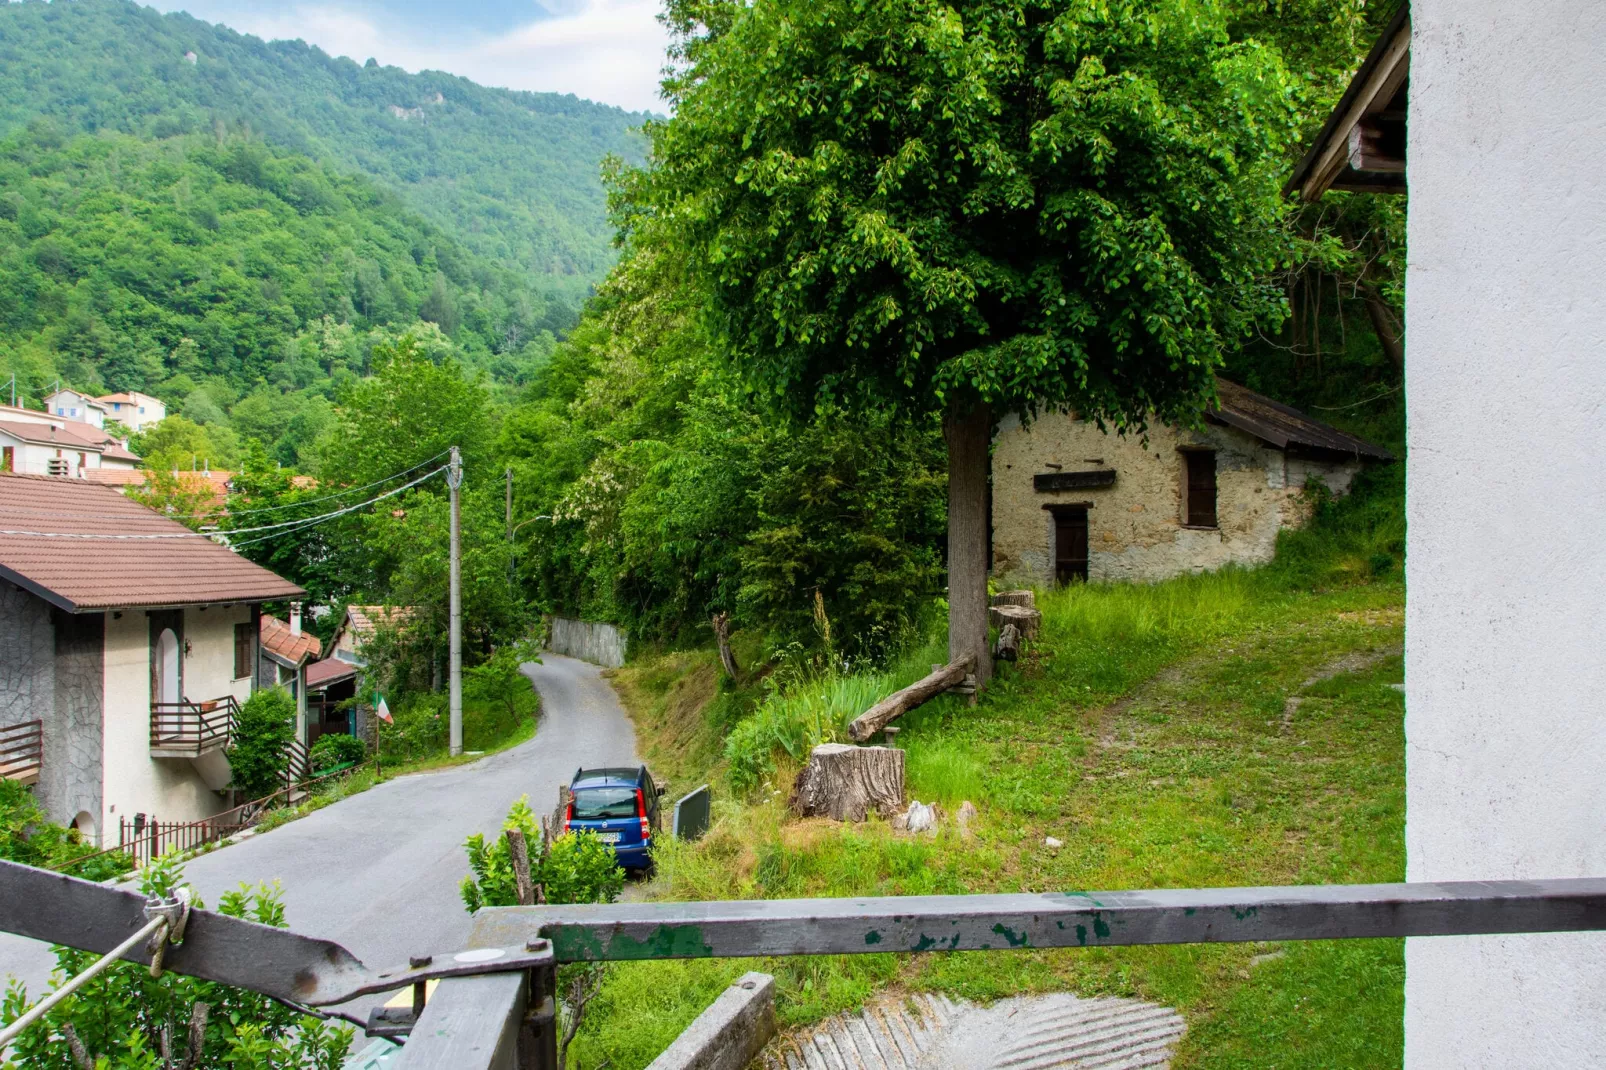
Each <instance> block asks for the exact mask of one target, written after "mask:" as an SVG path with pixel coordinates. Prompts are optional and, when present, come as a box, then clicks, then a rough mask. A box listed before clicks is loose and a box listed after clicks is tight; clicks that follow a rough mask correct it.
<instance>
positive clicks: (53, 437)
mask: <svg viewBox="0 0 1606 1070" xmlns="http://www.w3.org/2000/svg"><path fill="white" fill-rule="evenodd" d="M83 427H84V428H85V429H86V430H88V431H90V432H94V430H95V428H94V427H92V426H91V425H89V424H84V425H83ZM0 431H4V432H5V433H6V434H8V435H11V436H12V437H14V438H20V439H21V440H22V441H24V442H33V443H35V444H37V445H41V446H60V447H61V448H62V449H68V450H87V451H89V452H91V453H100V452H101V451H102V450H103V449H105V446H104V444H103V443H102V442H100V441H97V440H95V439H93V438H91V437H90V436H89V435H86V434H83V433H82V432H77V431H74V430H73V429H71V428H69V427H67V426H65V425H64V424H36V423H32V422H27V421H23V420H0ZM128 456H130V457H134V455H133V454H132V453H130V454H129V455H128ZM134 460H136V461H137V460H139V458H138V457H134Z"/></svg>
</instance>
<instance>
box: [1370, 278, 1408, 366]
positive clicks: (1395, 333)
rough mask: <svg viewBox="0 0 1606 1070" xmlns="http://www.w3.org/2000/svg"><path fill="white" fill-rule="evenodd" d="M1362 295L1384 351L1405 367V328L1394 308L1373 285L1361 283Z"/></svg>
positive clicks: (1390, 358) (1396, 363) (1391, 358)
mask: <svg viewBox="0 0 1606 1070" xmlns="http://www.w3.org/2000/svg"><path fill="white" fill-rule="evenodd" d="M1360 289H1361V296H1362V298H1363V299H1364V303H1365V305H1366V315H1367V316H1368V317H1369V318H1370V319H1371V321H1372V330H1373V331H1374V332H1375V333H1376V334H1377V340H1378V343H1379V344H1380V345H1382V347H1383V353H1384V354H1385V355H1386V356H1387V357H1388V358H1389V360H1390V361H1392V362H1393V363H1394V366H1395V367H1396V368H1404V367H1405V328H1403V327H1401V326H1400V321H1399V320H1398V319H1397V318H1396V317H1395V315H1394V310H1393V309H1392V308H1390V307H1389V304H1388V302H1387V301H1385V300H1383V296H1382V295H1381V294H1379V293H1378V292H1377V291H1376V290H1374V289H1373V288H1372V287H1370V286H1367V285H1365V284H1364V283H1363V284H1361V287H1360Z"/></svg>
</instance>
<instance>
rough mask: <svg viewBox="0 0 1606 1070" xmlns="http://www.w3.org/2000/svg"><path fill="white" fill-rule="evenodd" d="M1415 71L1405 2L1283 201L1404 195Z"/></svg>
mask: <svg viewBox="0 0 1606 1070" xmlns="http://www.w3.org/2000/svg"><path fill="white" fill-rule="evenodd" d="M1410 72H1411V5H1410V3H1409V2H1408V0H1402V2H1401V4H1400V6H1399V10H1397V11H1396V12H1395V13H1394V17H1393V18H1391V19H1390V20H1389V23H1388V26H1387V28H1385V29H1384V31H1383V34H1382V36H1381V37H1379V38H1378V39H1377V43H1376V44H1375V45H1373V46H1372V51H1371V52H1370V53H1369V54H1368V55H1367V57H1366V62H1364V63H1362V64H1361V69H1360V70H1359V71H1357V72H1356V74H1355V77H1354V79H1353V80H1352V81H1351V82H1350V84H1349V88H1348V89H1346V90H1345V91H1344V95H1343V97H1341V98H1340V99H1339V102H1338V106H1337V107H1335V108H1334V109H1333V114H1332V115H1330V116H1328V117H1327V122H1326V123H1325V124H1323V126H1322V130H1321V133H1319V134H1317V135H1316V141H1315V143H1314V144H1312V145H1311V147H1310V151H1309V152H1307V153H1305V157H1304V159H1302V160H1300V161H1299V166H1297V167H1295V168H1294V173H1293V175H1292V177H1290V178H1289V179H1288V181H1287V183H1285V184H1284V186H1283V194H1284V196H1292V195H1293V194H1295V193H1298V195H1299V196H1300V198H1301V199H1303V200H1306V201H1314V200H1319V199H1320V198H1321V196H1322V194H1324V193H1326V192H1327V191H1328V190H1330V189H1338V190H1358V191H1364V192H1368V193H1404V192H1405V190H1406V182H1405V120H1406V114H1405V110H1406V108H1405V106H1406V99H1407V95H1408V90H1409V83H1410Z"/></svg>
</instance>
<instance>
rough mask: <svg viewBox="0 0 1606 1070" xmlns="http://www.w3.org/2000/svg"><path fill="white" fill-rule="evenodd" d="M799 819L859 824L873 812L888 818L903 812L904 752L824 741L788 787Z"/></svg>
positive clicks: (889, 748)
mask: <svg viewBox="0 0 1606 1070" xmlns="http://www.w3.org/2000/svg"><path fill="white" fill-rule="evenodd" d="M792 809H793V811H794V812H796V813H797V814H798V816H799V817H829V818H831V819H832V820H833V821H863V820H864V819H865V817H866V816H867V815H868V814H869V813H870V811H871V810H874V811H876V812H877V813H878V814H880V815H881V816H883V817H889V816H891V815H892V814H895V813H897V812H898V811H899V810H902V809H903V751H901V750H894V749H893V748H891V747H849V746H847V745H845V744H842V743H822V744H820V745H819V746H818V747H815V748H814V751H813V753H811V754H810V755H809V764H808V765H807V766H805V767H804V769H803V771H802V772H801V773H799V774H798V775H797V783H796V785H794V786H793V788H792Z"/></svg>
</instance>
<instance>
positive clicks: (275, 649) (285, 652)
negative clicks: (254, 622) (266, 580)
mask: <svg viewBox="0 0 1606 1070" xmlns="http://www.w3.org/2000/svg"><path fill="white" fill-rule="evenodd" d="M260 634H261V636H262V649H264V650H266V651H267V652H268V653H269V654H272V655H273V656H274V657H276V658H278V659H279V660H280V661H283V662H285V663H287V664H290V665H300V664H301V663H302V662H303V661H306V660H307V659H308V658H315V657H317V656H318V654H319V653H320V652H321V651H322V649H323V645H322V644H321V643H319V642H318V637H317V636H316V635H313V634H311V633H309V632H302V633H301V634H300V635H291V634H290V625H288V624H286V623H285V622H284V621H282V620H280V619H279V618H278V617H270V616H268V615H267V614H265V613H264V614H263V615H262V625H261V628H260Z"/></svg>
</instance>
